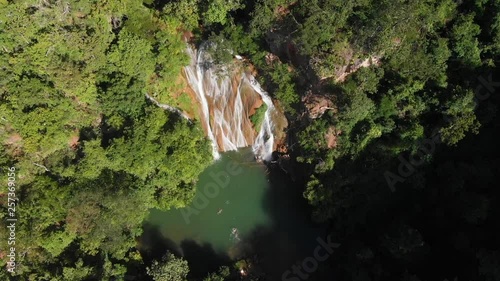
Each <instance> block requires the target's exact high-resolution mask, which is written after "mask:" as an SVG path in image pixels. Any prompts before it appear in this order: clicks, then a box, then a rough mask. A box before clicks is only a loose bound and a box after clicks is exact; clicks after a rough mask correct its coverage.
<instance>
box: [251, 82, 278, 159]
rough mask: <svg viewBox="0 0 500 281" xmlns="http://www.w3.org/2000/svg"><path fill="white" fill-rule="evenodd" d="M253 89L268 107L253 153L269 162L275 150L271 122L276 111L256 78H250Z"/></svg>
mask: <svg viewBox="0 0 500 281" xmlns="http://www.w3.org/2000/svg"><path fill="white" fill-rule="evenodd" d="M250 79H251V81H252V83H251V85H252V87H253V89H254V90H255V91H256V92H257V93H259V95H260V96H261V97H262V100H263V101H264V103H265V104H266V105H267V110H266V113H265V114H264V120H263V121H262V125H261V128H260V131H259V134H258V135H257V138H256V139H255V142H254V144H253V146H252V150H253V153H254V154H255V155H256V156H258V157H260V158H261V159H263V160H266V161H269V160H270V159H271V155H272V153H273V148H274V134H273V129H274V126H273V122H272V120H271V114H272V113H273V112H274V111H275V109H274V104H273V101H272V100H271V98H270V97H269V95H268V94H267V92H265V91H264V90H262V88H261V87H260V84H259V83H257V81H255V78H254V77H250Z"/></svg>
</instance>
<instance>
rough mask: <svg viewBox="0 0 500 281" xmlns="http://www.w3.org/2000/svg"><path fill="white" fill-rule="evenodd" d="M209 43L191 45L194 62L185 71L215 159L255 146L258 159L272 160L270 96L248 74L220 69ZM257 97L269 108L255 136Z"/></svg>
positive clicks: (190, 54) (190, 50) (188, 49)
mask: <svg viewBox="0 0 500 281" xmlns="http://www.w3.org/2000/svg"><path fill="white" fill-rule="evenodd" d="M208 44H209V43H205V44H202V45H201V46H200V47H199V49H198V50H196V49H195V48H193V47H191V46H188V48H187V52H188V54H189V56H190V57H191V64H190V65H189V66H187V67H185V68H184V70H185V73H186V77H187V80H188V83H189V85H190V87H191V89H192V90H193V91H194V93H195V94H196V98H197V100H198V102H199V104H200V119H201V122H202V126H203V129H204V130H205V132H206V134H207V136H208V138H209V139H210V141H211V142H212V153H213V156H214V158H215V159H219V158H220V153H219V152H220V151H229V150H237V149H238V148H240V147H247V146H252V150H253V152H254V154H255V156H256V157H257V158H258V159H262V160H270V158H271V154H272V152H273V148H274V135H273V129H274V128H273V122H272V118H271V116H272V113H273V112H274V111H275V107H274V105H273V102H272V100H271V98H270V97H269V95H268V94H267V93H266V92H265V91H264V90H263V89H262V88H261V86H260V85H259V83H258V82H257V81H256V80H255V78H254V77H253V76H252V75H250V74H248V73H245V72H240V73H234V74H232V75H230V74H221V73H220V71H219V72H218V71H217V69H216V68H215V67H213V66H212V60H211V58H210V55H209V54H208V52H206V48H207V47H208ZM223 70H227V69H223ZM257 99H261V100H262V102H263V103H265V104H266V106H267V110H266V112H265V114H264V118H263V120H262V124H261V127H260V129H259V130H258V131H259V133H258V134H257V135H256V134H255V130H254V129H253V127H252V123H251V122H250V118H249V117H250V112H251V111H252V110H255V109H254V108H252V106H253V104H254V103H255V101H256V100H257Z"/></svg>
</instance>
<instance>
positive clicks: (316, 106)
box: [302, 91, 337, 119]
mask: <svg viewBox="0 0 500 281" xmlns="http://www.w3.org/2000/svg"><path fill="white" fill-rule="evenodd" d="M302 102H303V103H304V106H305V107H306V109H307V113H308V115H309V118H311V119H316V118H319V117H321V116H323V114H325V112H326V111H327V110H333V111H334V112H337V109H336V108H335V107H334V104H333V102H332V101H331V100H330V99H329V98H327V97H325V96H322V95H316V94H313V93H312V92H310V91H309V92H308V93H307V94H306V95H305V96H304V97H303V98H302Z"/></svg>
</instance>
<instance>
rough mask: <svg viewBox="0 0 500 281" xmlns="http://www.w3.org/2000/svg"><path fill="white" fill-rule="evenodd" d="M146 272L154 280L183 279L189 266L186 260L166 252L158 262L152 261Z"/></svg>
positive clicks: (171, 280)
mask: <svg viewBox="0 0 500 281" xmlns="http://www.w3.org/2000/svg"><path fill="white" fill-rule="evenodd" d="M147 272H148V274H149V276H151V277H152V278H153V280H155V281H185V280H187V279H186V278H187V275H188V273H189V267H188V263H187V261H185V260H184V259H182V258H178V257H176V256H175V255H174V254H172V253H170V252H167V254H166V255H165V256H164V257H163V258H162V260H161V261H160V262H158V261H153V264H151V266H150V267H148V268H147Z"/></svg>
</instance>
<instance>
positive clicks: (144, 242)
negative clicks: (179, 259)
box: [138, 223, 181, 265]
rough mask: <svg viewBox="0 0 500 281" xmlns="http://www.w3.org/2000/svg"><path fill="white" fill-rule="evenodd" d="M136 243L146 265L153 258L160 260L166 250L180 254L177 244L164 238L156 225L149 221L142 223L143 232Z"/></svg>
mask: <svg viewBox="0 0 500 281" xmlns="http://www.w3.org/2000/svg"><path fill="white" fill-rule="evenodd" d="M138 244H139V251H140V252H141V255H142V258H143V260H144V263H145V264H146V265H149V264H151V263H152V262H153V260H157V261H160V260H161V259H162V257H163V256H164V255H165V254H166V253H167V251H170V252H171V253H172V254H174V255H176V256H181V252H180V248H179V246H178V245H176V243H175V242H174V241H172V240H170V239H168V238H165V237H164V236H163V234H162V233H161V230H160V228H159V227H158V226H155V225H152V224H149V223H145V224H144V225H143V234H142V236H141V237H140V239H139V243H138Z"/></svg>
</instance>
